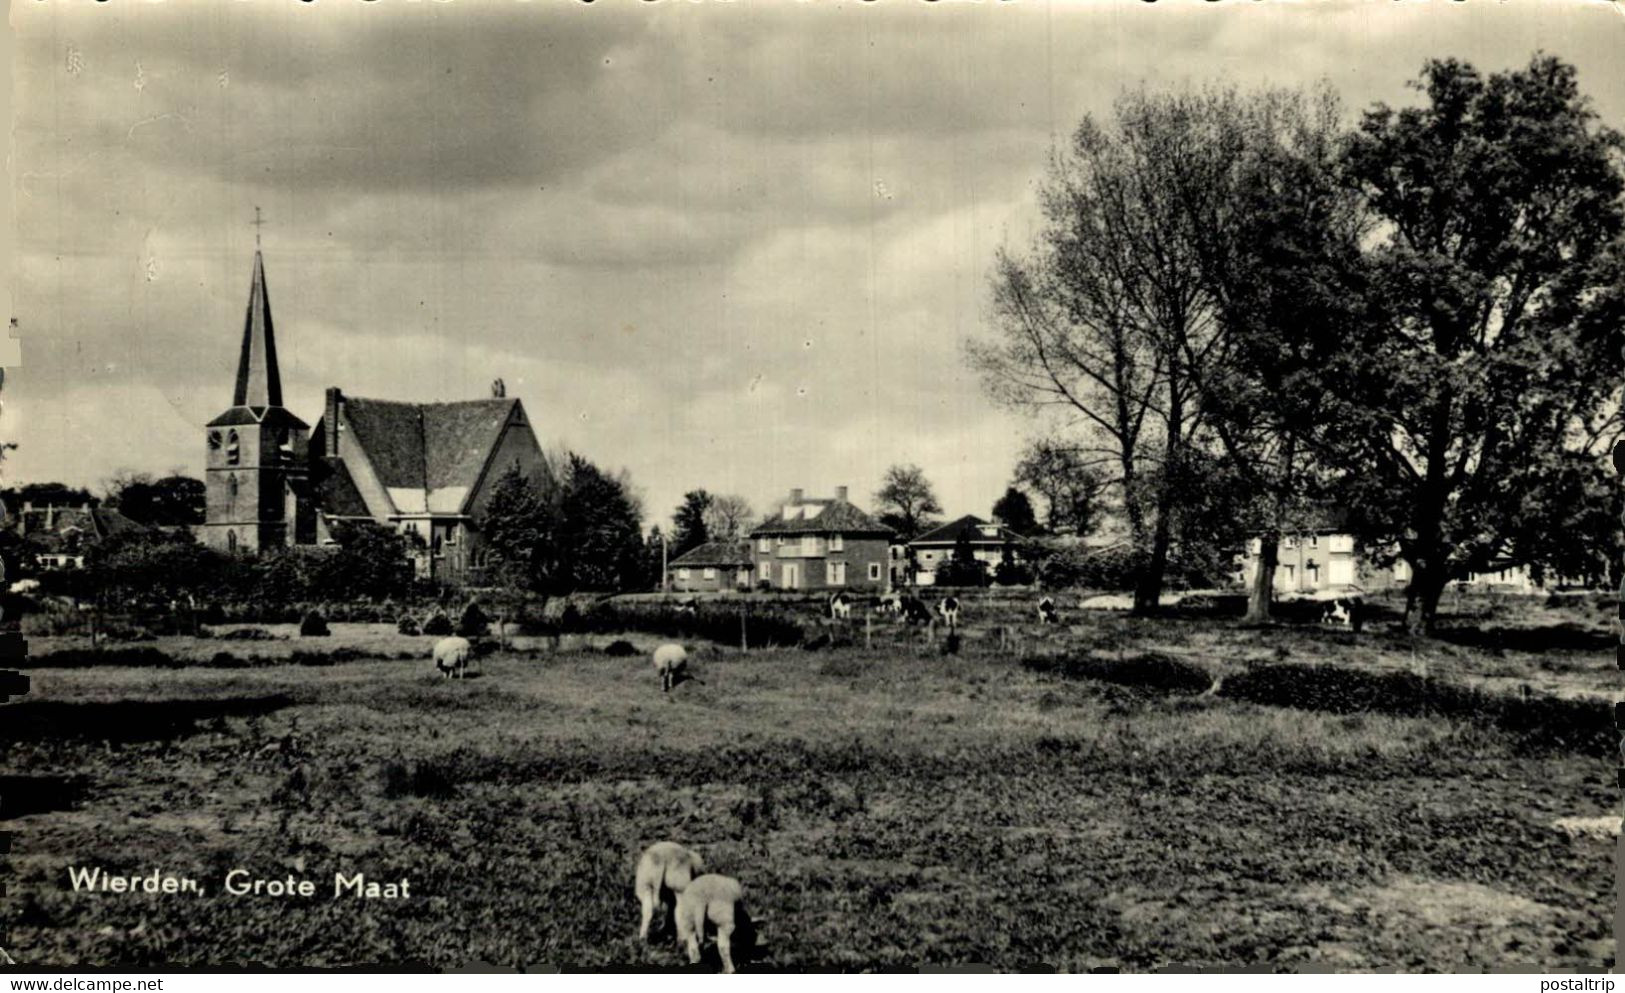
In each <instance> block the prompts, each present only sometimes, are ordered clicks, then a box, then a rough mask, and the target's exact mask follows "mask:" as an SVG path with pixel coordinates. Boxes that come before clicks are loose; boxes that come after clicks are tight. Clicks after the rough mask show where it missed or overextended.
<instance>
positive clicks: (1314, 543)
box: [1309, 534, 1320, 548]
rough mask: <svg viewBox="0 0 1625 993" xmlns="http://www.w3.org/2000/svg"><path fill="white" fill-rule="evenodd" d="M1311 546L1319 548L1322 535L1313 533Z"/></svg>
mask: <svg viewBox="0 0 1625 993" xmlns="http://www.w3.org/2000/svg"><path fill="white" fill-rule="evenodd" d="M1309 547H1310V548H1319V547H1320V535H1318V534H1312V535H1310V536H1309Z"/></svg>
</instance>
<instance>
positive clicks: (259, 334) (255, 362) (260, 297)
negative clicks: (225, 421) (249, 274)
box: [232, 213, 282, 407]
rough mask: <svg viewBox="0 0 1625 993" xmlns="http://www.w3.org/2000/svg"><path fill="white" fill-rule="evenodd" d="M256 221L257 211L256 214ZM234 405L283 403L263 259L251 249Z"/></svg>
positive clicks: (279, 404)
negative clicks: (246, 310)
mask: <svg viewBox="0 0 1625 993" xmlns="http://www.w3.org/2000/svg"><path fill="white" fill-rule="evenodd" d="M255 217H256V220H258V214H257V213H256V215H255ZM232 405H233V406H237V407H280V406H282V378H281V377H280V376H279V375H278V374H277V368H276V336H275V334H274V333H273V331H272V327H271V297H270V295H269V294H267V293H266V291H265V260H264V259H263V258H262V257H261V256H260V252H259V249H258V248H256V249H255V250H254V282H253V284H252V285H250V286H249V289H248V317H247V319H245V320H244V322H243V352H242V357H241V358H240V359H239V360H238V362H237V391H236V393H235V394H234V395H233V397H232Z"/></svg>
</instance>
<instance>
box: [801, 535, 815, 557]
mask: <svg viewBox="0 0 1625 993" xmlns="http://www.w3.org/2000/svg"><path fill="white" fill-rule="evenodd" d="M801 554H802V555H803V556H816V555H817V554H818V536H817V535H816V534H804V535H802V536H801Z"/></svg>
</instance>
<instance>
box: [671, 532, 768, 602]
mask: <svg viewBox="0 0 1625 993" xmlns="http://www.w3.org/2000/svg"><path fill="white" fill-rule="evenodd" d="M753 575H755V565H754V563H753V562H752V561H751V553H750V542H748V541H708V542H705V543H704V544H702V545H697V546H695V547H694V548H690V549H689V550H688V551H686V552H684V553H683V554H681V555H679V556H677V557H676V558H675V559H672V560H671V563H670V564H669V566H668V567H667V569H666V582H667V584H668V585H669V586H670V588H671V589H673V590H676V591H677V592H679V593H699V592H705V593H714V592H717V591H719V590H734V589H746V590H748V589H750V587H751V577H752V576H753Z"/></svg>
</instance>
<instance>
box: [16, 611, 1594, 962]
mask: <svg viewBox="0 0 1625 993" xmlns="http://www.w3.org/2000/svg"><path fill="white" fill-rule="evenodd" d="M971 619H972V620H974V618H971ZM1495 623H1503V624H1504V625H1512V627H1508V628H1506V629H1507V630H1517V631H1534V632H1536V635H1534V636H1530V637H1529V638H1527V639H1526V640H1525V641H1524V642H1518V641H1517V637H1518V636H1510V637H1507V638H1503V639H1501V640H1500V641H1497V642H1496V643H1494V644H1489V645H1485V644H1482V643H1477V642H1475V641H1474V636H1472V635H1470V634H1468V633H1466V632H1468V631H1469V628H1468V627H1466V626H1462V627H1461V629H1460V631H1461V632H1462V633H1461V634H1460V636H1459V637H1456V638H1454V639H1453V640H1442V641H1440V642H1438V643H1433V644H1427V645H1424V646H1415V645H1411V644H1410V643H1409V642H1402V641H1400V640H1399V639H1398V636H1397V635H1391V634H1389V633H1386V632H1382V631H1375V632H1371V633H1368V634H1365V635H1362V636H1360V638H1358V639H1356V638H1351V637H1347V636H1343V635H1338V634H1333V633H1329V632H1323V631H1320V630H1315V629H1286V630H1276V631H1249V630H1243V629H1239V628H1235V627H1231V626H1226V625H1222V624H1221V625H1215V624H1207V623H1196V622H1179V621H1166V622H1158V623H1137V622H1130V621H1127V620H1112V619H1101V618H1094V619H1080V620H1079V623H1078V624H1077V625H1076V626H1074V627H1069V628H1067V629H1066V630H1064V631H1061V632H1054V631H1051V632H1046V633H1044V634H1043V635H1042V636H1041V637H1040V636H1038V635H1037V634H1036V633H1035V634H1034V635H1033V636H1032V637H1031V638H1030V639H1029V641H1028V643H1027V644H1026V645H1024V647H1023V650H1024V651H1025V652H1028V653H1043V652H1045V651H1049V652H1058V651H1062V650H1063V649H1064V650H1078V649H1080V648H1084V647H1087V648H1091V649H1093V650H1094V651H1095V652H1097V653H1099V654H1100V655H1101V656H1102V657H1105V658H1110V657H1114V656H1115V657H1119V658H1125V657H1133V656H1134V655H1135V654H1136V653H1146V652H1159V653H1166V654H1168V655H1171V656H1173V657H1176V658H1180V659H1184V660H1187V661H1190V662H1192V663H1195V664H1198V665H1200V666H1202V667H1204V668H1205V669H1207V670H1208V671H1211V672H1213V673H1214V674H1215V675H1217V674H1220V673H1224V672H1233V671H1243V670H1245V669H1246V668H1247V667H1248V666H1249V665H1251V664H1253V663H1256V662H1262V661H1280V660H1283V659H1286V660H1292V661H1332V662H1338V663H1340V664H1343V665H1347V666H1351V667H1366V668H1371V669H1373V670H1382V669H1404V668H1409V669H1413V670H1414V669H1426V670H1428V671H1429V672H1430V674H1432V675H1436V676H1437V675H1445V676H1448V677H1450V678H1455V679H1461V680H1478V681H1480V682H1482V683H1484V684H1485V685H1492V684H1496V683H1497V682H1504V683H1507V684H1508V687H1509V688H1511V687H1512V686H1522V685H1524V684H1526V683H1531V682H1534V683H1537V684H1538V687H1539V689H1540V691H1541V692H1545V691H1546V690H1547V689H1551V690H1553V691H1556V690H1559V689H1563V690H1566V691H1570V692H1580V693H1586V694H1599V695H1605V696H1617V691H1618V688H1619V681H1618V680H1619V673H1617V672H1616V671H1615V670H1614V669H1613V662H1612V657H1611V651H1609V650H1607V649H1603V648H1599V647H1598V646H1597V645H1596V644H1594V643H1593V641H1592V640H1588V639H1589V637H1590V634H1594V633H1595V632H1596V631H1597V630H1602V629H1601V628H1599V627H1598V623H1599V622H1598V621H1597V619H1596V618H1595V617H1591V616H1589V615H1588V617H1587V619H1586V620H1585V621H1584V623H1579V624H1571V623H1570V621H1569V620H1565V619H1563V618H1550V617H1538V618H1529V617H1521V618H1515V619H1513V620H1510V621H1505V620H1503V621H1500V622H1495ZM1565 626H1567V627H1565ZM1570 627H1572V628H1573V631H1569V633H1567V634H1564V633H1562V632H1563V631H1568V628H1570ZM1485 628H1488V629H1491V630H1493V629H1494V628H1493V624H1492V623H1491V620H1485V621H1484V622H1483V623H1481V624H1479V625H1478V627H1477V628H1476V629H1478V630H1482V629H1485ZM1554 632H1557V633H1554ZM1575 632H1579V633H1575ZM396 637H398V636H394V635H392V634H390V633H389V632H387V631H385V630H383V629H375V628H362V627H360V626H358V627H357V628H356V629H354V630H346V629H344V628H343V627H342V626H335V636H334V637H333V638H331V639H321V642H322V647H325V648H331V647H334V646H337V645H341V644H346V643H352V644H358V645H365V646H367V647H368V651H370V652H372V653H374V654H391V655H392V654H394V653H396V652H398V651H399V652H402V653H406V652H410V651H413V650H415V651H418V652H419V653H426V642H425V641H424V640H423V639H406V638H401V639H400V644H399V645H397V644H396V643H395V641H393V640H391V639H394V638H396ZM895 637H896V636H895V635H894V633H893V632H892V631H890V630H889V629H888V630H885V631H882V633H881V636H880V637H879V638H877V640H876V644H875V647H874V648H873V650H865V649H864V648H862V647H861V635H859V636H858V641H859V644H858V645H857V646H853V647H844V648H837V649H834V650H830V651H822V652H807V651H801V650H796V649H778V650H772V651H766V652H753V653H751V654H750V655H748V656H743V657H741V656H740V655H738V654H737V653H736V652H733V651H726V652H722V651H716V652H713V653H711V657H708V658H703V659H702V660H701V661H700V662H699V663H698V664H697V669H698V672H699V675H700V676H701V678H702V679H703V680H704V681H703V683H699V682H690V683H686V684H684V685H682V686H680V687H679V688H678V689H677V690H676V691H674V692H673V693H672V694H671V695H670V697H663V696H662V695H661V693H660V692H659V687H658V682H657V680H656V679H655V677H654V675H653V673H652V672H650V671H647V662H646V660H645V658H643V657H634V658H613V657H609V656H606V655H604V654H602V653H601V652H600V651H598V650H596V649H595V648H594V647H593V646H592V644H581V645H571V644H570V643H568V642H567V643H566V645H565V646H564V647H563V649H562V650H560V651H559V652H557V653H550V652H548V651H547V650H546V649H545V648H544V647H543V646H540V645H532V646H520V647H521V648H526V649H528V650H527V651H522V652H521V651H515V652H511V653H508V654H501V655H497V656H493V657H491V658H487V659H485V660H483V664H482V665H481V666H480V671H479V672H478V678H472V679H469V680H467V681H465V682H452V683H445V682H441V681H440V680H438V678H436V677H435V676H433V675H432V673H431V672H430V671H429V667H428V663H427V662H426V661H403V660H397V659H393V658H391V659H382V660H358V661H348V662H343V663H341V664H336V665H331V666H312V665H295V664H286V663H281V662H279V661H278V660H279V659H280V658H284V657H287V654H289V653H291V651H293V650H294V649H295V648H308V647H309V642H313V641H315V639H304V640H302V639H297V638H292V639H288V640H274V641H266V642H246V641H245V642H240V643H237V644H236V645H235V646H229V645H227V644H226V643H224V642H221V641H219V640H207V641H198V642H191V641H189V640H184V639H165V640H163V641H160V642H159V643H157V645H158V647H160V648H164V649H166V650H168V651H170V652H171V653H172V654H176V655H182V656H184V657H185V658H186V659H188V660H193V661H202V660H206V659H208V658H210V657H211V656H212V655H213V653H215V652H217V651H219V650H221V649H222V648H226V647H230V648H231V650H232V651H234V652H239V653H242V654H246V655H256V654H258V655H261V656H262V657H261V658H259V659H258V660H257V661H258V664H256V665H254V666H253V667H249V668H218V667H211V666H209V665H207V664H199V665H187V666H185V667H182V668H147V667H140V668H138V667H94V668H42V669H36V670H34V671H33V672H31V673H30V675H31V678H32V679H33V681H34V688H33V692H32V693H31V694H30V695H29V696H28V697H26V698H25V699H23V700H22V701H20V702H18V703H13V704H10V705H7V706H6V707H5V708H4V709H0V744H3V745H4V750H3V754H0V776H4V777H6V778H5V779H4V780H3V781H0V792H5V788H6V787H7V786H9V787H10V792H9V794H7V799H6V801H5V803H6V805H7V806H6V808H5V809H6V816H8V817H11V818H14V820H13V822H12V824H11V825H10V826H11V827H12V828H13V829H14V830H15V831H16V832H17V841H16V844H15V848H14V851H13V854H12V856H11V871H12V873H13V877H12V885H11V886H10V891H11V897H10V899H9V905H10V920H9V924H10V927H9V930H10V945H9V946H8V949H7V950H8V951H9V952H10V953H11V954H12V955H13V957H15V958H16V959H17V960H18V961H19V962H20V963H23V964H25V965H26V964H30V963H37V964H72V963H113V962H119V963H155V962H169V963H230V962H259V963H267V964H271V965H282V966H291V965H301V964H302V965H318V966H338V965H345V964H353V963H384V962H403V961H405V962H423V963H427V964H431V965H436V966H455V965H460V964H468V963H475V962H481V963H491V964H498V965H504V966H523V965H543V964H549V965H560V966H564V967H567V968H589V969H596V968H660V969H677V968H679V967H683V968H686V963H685V962H684V961H683V959H682V957H681V956H680V955H679V954H678V952H677V950H676V949H675V946H674V945H673V944H672V943H671V942H670V939H669V937H668V938H666V939H665V940H662V941H658V942H654V943H651V944H648V945H644V944H642V943H640V942H639V941H637V940H636V938H635V936H634V933H635V929H636V924H637V905H636V901H635V899H634V897H633V895H632V890H631V882H632V867H633V863H634V861H635V859H636V856H637V853H638V851H639V849H640V848H641V846H643V845H645V844H647V843H649V842H651V841H655V840H659V839H663V838H672V839H677V840H681V841H684V842H686V843H689V844H691V845H693V846H694V847H696V848H698V849H699V850H700V851H701V852H702V853H703V854H704V855H705V856H706V858H707V860H708V862H709V864H710V865H711V866H712V867H714V868H715V869H716V870H717V871H721V872H726V873H729V874H732V875H736V876H738V877H739V878H740V879H741V880H742V881H743V882H744V884H745V887H746V892H747V896H748V898H749V899H750V901H751V905H752V907H753V910H754V912H755V913H756V915H757V916H758V917H759V918H761V919H762V923H761V926H760V931H761V942H760V947H758V948H757V949H756V950H755V952H754V954H753V956H752V959H751V961H750V963H749V964H748V965H745V966H743V967H744V968H746V969H755V970H795V969H841V970H866V969H887V970H908V969H915V968H918V967H922V966H932V965H950V964H967V963H982V964H986V965H991V966H994V967H996V968H1000V969H1006V970H1016V969H1059V970H1068V971H1077V970H1083V969H1088V968H1093V967H1102V966H1115V967H1119V968H1122V969H1126V970H1146V969H1153V968H1157V967H1161V966H1169V965H1200V966H1252V967H1265V968H1280V969H1293V968H1301V967H1307V966H1318V967H1322V968H1328V967H1329V968H1335V969H1348V970H1364V969H1369V970H1396V969H1397V970H1429V969H1441V970H1475V969H1480V968H1487V967H1510V966H1515V965H1529V966H1538V967H1541V968H1553V969H1557V968H1600V967H1604V966H1611V965H1612V964H1613V961H1614V959H1613V956H1614V950H1613V941H1612V917H1613V914H1612V908H1613V906H1614V895H1613V892H1612V890H1613V840H1612V839H1611V838H1605V837H1597V836H1591V835H1587V834H1583V833H1582V834H1568V833H1564V832H1562V831H1560V830H1557V829H1556V828H1554V826H1553V825H1554V822H1556V821H1558V820H1560V819H1562V818H1571V817H1581V818H1584V817H1599V816H1605V815H1612V814H1614V813H1616V811H1615V809H1614V806H1615V804H1616V803H1617V797H1616V796H1615V792H1616V791H1615V789H1614V787H1613V783H1612V776H1613V770H1612V768H1611V762H1610V761H1609V758H1608V756H1607V755H1606V754H1597V753H1596V750H1595V749H1580V748H1563V747H1554V746H1552V745H1551V744H1550V743H1549V742H1548V741H1546V740H1544V739H1539V738H1538V737H1531V736H1529V735H1525V734H1520V733H1517V732H1514V731H1510V730H1506V729H1504V728H1501V727H1498V726H1495V725H1492V724H1486V723H1484V722H1481V721H1474V720H1471V719H1455V718H1448V719H1447V718H1441V717H1436V716H1435V717H1400V716H1387V715H1383V714H1378V713H1344V714H1338V713H1327V712H1320V711H1314V710H1302V709H1292V708H1287V707H1273V706H1262V705H1258V704H1252V703H1246V702H1241V701H1237V700H1232V699H1227V698H1225V697H1224V696H1222V695H1206V696H1203V695H1198V694H1196V693H1192V692H1189V691H1186V692H1169V691H1166V690H1157V689H1152V688H1147V687H1131V686H1123V685H1117V684H1115V683H1112V682H1106V681H1102V680H1098V679H1090V678H1067V677H1066V676H1064V675H1058V674H1055V673H1052V672H1044V671H1038V670H1039V667H1036V666H1032V665H1026V664H1023V662H1022V661H1021V660H1020V659H1019V658H1018V657H1016V656H1015V655H1014V654H1012V653H1000V652H997V651H994V650H993V648H992V644H993V642H992V638H991V636H990V635H989V633H988V631H987V630H985V629H978V627H977V626H976V625H975V624H972V625H971V627H970V629H969V630H968V631H967V639H966V643H965V652H964V654H962V655H960V656H955V657H942V656H940V655H936V654H931V653H927V652H924V651H921V650H920V646H918V645H911V644H905V643H901V642H898V641H896V640H894V639H895ZM1563 638H1568V639H1569V640H1568V641H1567V642H1562V641H1561V639H1563ZM633 640H634V641H638V640H639V639H637V638H634V639H633ZM648 640H649V639H647V638H644V639H642V643H644V644H646V643H647V642H648ZM50 641H51V640H50V639H31V645H30V649H31V653H33V654H36V655H38V654H39V653H41V652H42V651H51V650H58V649H61V648H62V647H65V646H64V645H59V644H51V643H50ZM302 641H303V642H305V644H301V642H302ZM289 646H293V647H292V648H290V647H289ZM1509 646H1510V647H1509ZM183 650H184V651H183ZM52 807H60V808H63V809H49V808H52ZM69 865H99V866H103V867H106V868H108V869H111V870H117V871H128V872H132V873H135V872H139V873H143V874H144V873H147V872H150V871H152V870H153V869H159V870H162V871H165V872H169V873H174V874H176V875H181V876H190V877H194V878H197V879H198V880H199V881H200V882H201V883H202V885H203V886H204V888H205V889H206V890H208V891H209V892H208V893H207V894H206V895H205V896H203V897H201V898H199V897H185V896H177V895H164V894H151V895H149V894H114V893H95V894H90V893H83V892H81V893H74V892H72V891H71V888H70V887H69V886H68V880H67V866H69ZM236 867H241V868H245V869H248V870H250V871H251V872H253V873H254V874H256V875H259V876H262V877H265V878H278V879H280V878H283V877H285V876H287V875H289V874H292V875H294V876H296V877H301V878H307V879H311V880H313V881H314V882H315V883H316V884H317V891H318V895H317V896H316V897H314V898H308V899H303V898H293V899H277V898H271V897H264V896H262V897H258V898H256V897H252V896H244V897H231V896H228V895H225V894H223V893H222V892H220V889H221V881H222V879H223V877H224V875H225V873H226V872H227V871H228V870H230V869H232V868H236ZM357 871H359V872H363V873H365V874H366V876H367V877H369V878H373V879H377V880H380V881H389V880H396V879H400V878H407V879H410V880H411V892H412V898H411V899H408V900H401V901H395V902H390V901H384V900H361V899H357V898H354V897H346V898H344V899H339V900H335V899H332V898H331V890H332V878H333V874H334V873H335V872H343V873H346V874H348V873H353V872H357Z"/></svg>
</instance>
